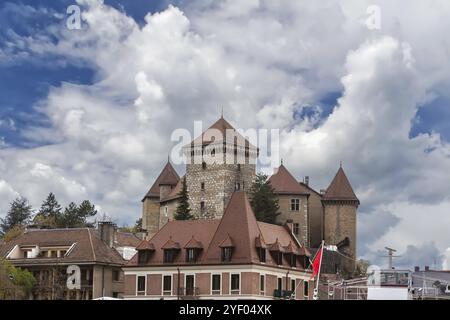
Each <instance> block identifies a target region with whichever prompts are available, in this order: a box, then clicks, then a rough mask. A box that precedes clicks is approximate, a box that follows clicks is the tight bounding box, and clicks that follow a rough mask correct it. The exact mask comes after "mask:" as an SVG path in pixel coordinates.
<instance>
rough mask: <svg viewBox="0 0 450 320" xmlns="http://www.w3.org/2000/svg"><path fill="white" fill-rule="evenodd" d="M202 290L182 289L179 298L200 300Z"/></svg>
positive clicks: (193, 288) (195, 288) (194, 288)
mask: <svg viewBox="0 0 450 320" xmlns="http://www.w3.org/2000/svg"><path fill="white" fill-rule="evenodd" d="M199 295H200V289H199V288H198V287H188V288H185V287H181V288H179V290H178V296H179V297H180V298H182V299H198V296H199Z"/></svg>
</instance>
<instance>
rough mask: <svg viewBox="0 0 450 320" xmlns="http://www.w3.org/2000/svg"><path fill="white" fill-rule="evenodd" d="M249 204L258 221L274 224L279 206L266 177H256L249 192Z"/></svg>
mask: <svg viewBox="0 0 450 320" xmlns="http://www.w3.org/2000/svg"><path fill="white" fill-rule="evenodd" d="M250 204H251V206H252V209H253V212H254V213H255V216H256V219H257V220H258V221H262V222H267V223H272V224H274V223H275V222H276V219H277V216H279V215H280V212H279V211H278V210H279V209H280V206H279V205H278V199H277V198H276V197H275V194H274V189H273V188H272V185H271V184H270V181H269V179H268V176H267V175H265V174H262V173H259V174H257V175H256V179H255V181H254V182H253V185H252V188H251V190H250Z"/></svg>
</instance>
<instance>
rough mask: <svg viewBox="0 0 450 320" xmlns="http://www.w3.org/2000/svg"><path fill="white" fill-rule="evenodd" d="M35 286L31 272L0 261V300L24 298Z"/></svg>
mask: <svg viewBox="0 0 450 320" xmlns="http://www.w3.org/2000/svg"><path fill="white" fill-rule="evenodd" d="M35 285H36V279H35V278H34V276H33V274H32V273H31V272H29V271H28V270H25V269H21V268H16V267H14V266H13V265H12V264H10V263H9V262H8V261H6V260H3V259H0V300H3V299H22V298H25V297H26V296H27V295H28V294H29V293H30V292H31V290H32V289H33V287H34V286H35Z"/></svg>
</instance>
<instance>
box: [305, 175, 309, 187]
mask: <svg viewBox="0 0 450 320" xmlns="http://www.w3.org/2000/svg"><path fill="white" fill-rule="evenodd" d="M305 185H307V186H309V176H306V177H305Z"/></svg>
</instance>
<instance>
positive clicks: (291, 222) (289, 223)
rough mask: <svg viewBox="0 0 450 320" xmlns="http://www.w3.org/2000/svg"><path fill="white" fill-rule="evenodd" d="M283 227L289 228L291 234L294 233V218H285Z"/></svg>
mask: <svg viewBox="0 0 450 320" xmlns="http://www.w3.org/2000/svg"><path fill="white" fill-rule="evenodd" d="M285 227H286V228H287V229H288V230H289V232H290V233H291V234H294V220H292V219H288V220H286V224H285Z"/></svg>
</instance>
